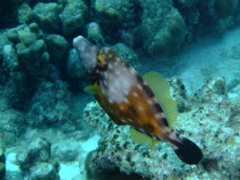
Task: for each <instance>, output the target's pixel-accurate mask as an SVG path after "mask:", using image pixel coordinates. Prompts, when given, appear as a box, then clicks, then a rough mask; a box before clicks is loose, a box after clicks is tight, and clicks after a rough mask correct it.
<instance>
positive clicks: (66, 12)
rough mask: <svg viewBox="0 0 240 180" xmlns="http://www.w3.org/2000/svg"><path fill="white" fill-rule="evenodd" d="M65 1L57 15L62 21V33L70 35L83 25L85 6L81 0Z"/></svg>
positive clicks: (85, 15)
mask: <svg viewBox="0 0 240 180" xmlns="http://www.w3.org/2000/svg"><path fill="white" fill-rule="evenodd" d="M65 3H66V6H65V7H64V9H63V11H62V13H61V14H60V15H59V17H60V19H61V21H62V26H63V33H64V34H65V35H71V34H72V33H74V32H75V31H77V30H79V29H81V28H83V27H84V25H85V20H86V17H87V14H86V13H87V6H86V5H85V4H84V2H83V1H82V0H67V1H65Z"/></svg>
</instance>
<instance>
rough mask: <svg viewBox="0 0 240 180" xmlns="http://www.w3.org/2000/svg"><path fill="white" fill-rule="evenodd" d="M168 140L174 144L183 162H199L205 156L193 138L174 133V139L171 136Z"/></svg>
mask: <svg viewBox="0 0 240 180" xmlns="http://www.w3.org/2000/svg"><path fill="white" fill-rule="evenodd" d="M173 133H174V132H173ZM168 142H169V144H171V145H172V147H173V150H174V152H175V153H176V155H177V156H178V157H179V159H181V160H182V161H183V162H185V163H187V164H190V165H192V164H198V163H199V162H200V161H201V159H202V157H203V154H202V151H201V149H200V148H199V147H198V146H197V145H196V144H195V143H194V142H192V141H191V140H189V139H187V138H185V137H179V136H178V135H177V134H175V133H174V139H172V138H171V139H169V141H168Z"/></svg>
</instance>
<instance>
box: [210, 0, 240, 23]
mask: <svg viewBox="0 0 240 180" xmlns="http://www.w3.org/2000/svg"><path fill="white" fill-rule="evenodd" d="M237 5H238V0H228V1H226V0H215V1H214V5H213V7H214V11H215V13H216V15H217V17H218V18H220V19H225V18H227V17H229V16H231V15H232V14H233V13H234V11H235V10H236V8H237Z"/></svg>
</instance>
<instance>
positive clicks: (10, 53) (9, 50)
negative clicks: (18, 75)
mask: <svg viewBox="0 0 240 180" xmlns="http://www.w3.org/2000/svg"><path fill="white" fill-rule="evenodd" d="M3 67H4V68H5V71H7V72H12V71H14V70H16V69H17V68H19V61H18V55H17V52H16V50H15V49H14V48H13V46H12V45H10V44H8V45H5V46H4V48H3Z"/></svg>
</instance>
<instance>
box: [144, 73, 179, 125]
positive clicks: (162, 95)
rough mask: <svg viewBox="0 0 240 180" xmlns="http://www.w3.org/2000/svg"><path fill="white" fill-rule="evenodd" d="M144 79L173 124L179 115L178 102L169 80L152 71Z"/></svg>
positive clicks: (170, 123)
mask: <svg viewBox="0 0 240 180" xmlns="http://www.w3.org/2000/svg"><path fill="white" fill-rule="evenodd" d="M143 79H144V80H145V81H146V82H147V83H148V85H149V86H150V88H151V89H152V91H153V93H154V95H155V97H156V99H157V100H158V103H159V104H160V106H161V107H162V109H163V112H164V114H165V116H166V118H167V120H168V122H169V125H170V126H173V124H174V122H175V121H176V119H177V116H178V108H177V103H176V102H175V101H174V100H173V99H172V97H171V96H170V89H169V85H168V82H167V80H166V79H165V78H164V77H163V75H161V74H160V73H158V72H155V71H150V72H148V73H146V74H145V75H144V76H143Z"/></svg>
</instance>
